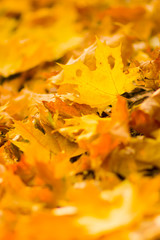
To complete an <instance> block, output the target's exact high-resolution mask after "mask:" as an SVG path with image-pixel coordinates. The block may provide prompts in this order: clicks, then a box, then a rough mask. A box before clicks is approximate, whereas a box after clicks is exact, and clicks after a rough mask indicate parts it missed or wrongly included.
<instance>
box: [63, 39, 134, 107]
mask: <svg viewBox="0 0 160 240" xmlns="http://www.w3.org/2000/svg"><path fill="white" fill-rule="evenodd" d="M95 57H96V70H94V71H90V69H89V68H88V67H87V66H86V65H85V64H84V63H82V62H81V61H78V62H76V63H74V64H71V65H63V66H62V67H63V70H64V78H63V81H62V83H60V84H61V87H60V89H59V93H61V94H62V93H63V94H65V93H66V89H67V91H68V92H69V93H71V94H68V93H67V94H66V97H67V98H69V99H71V100H73V101H75V102H78V103H85V104H88V105H90V106H92V107H99V108H105V107H106V106H107V105H108V104H109V103H112V102H113V101H114V100H115V99H116V96H117V95H119V94H122V93H124V92H125V91H130V90H132V89H133V88H134V85H133V80H135V79H136V72H137V69H132V70H130V72H129V73H128V74H126V73H124V72H123V63H122V58H121V46H118V47H116V48H111V47H109V46H107V45H105V44H103V43H102V42H101V41H100V40H97V48H96V52H95ZM58 84H59V83H58Z"/></svg>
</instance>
